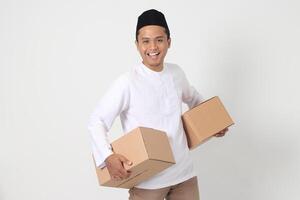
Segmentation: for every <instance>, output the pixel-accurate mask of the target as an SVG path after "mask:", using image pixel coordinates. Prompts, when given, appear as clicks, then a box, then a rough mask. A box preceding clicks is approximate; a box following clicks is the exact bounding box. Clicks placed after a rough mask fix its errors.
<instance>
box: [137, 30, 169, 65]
mask: <svg viewBox="0 0 300 200" xmlns="http://www.w3.org/2000/svg"><path fill="white" fill-rule="evenodd" d="M170 44H171V39H170V38H169V39H167V34H166V33H165V29H164V28H163V27H161V26H156V25H149V26H144V27H143V28H141V29H140V30H139V34H138V41H136V47H137V49H138V51H139V52H140V54H141V56H142V59H143V63H144V65H146V66H147V67H149V68H150V69H152V70H154V71H161V70H162V69H163V63H164V58H165V56H166V54H167V52H168V48H169V47H170Z"/></svg>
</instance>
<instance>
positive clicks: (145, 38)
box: [142, 36, 164, 40]
mask: <svg viewBox="0 0 300 200" xmlns="http://www.w3.org/2000/svg"><path fill="white" fill-rule="evenodd" d="M158 38H164V36H157V37H155V38H154V39H158ZM147 39H150V38H149V37H142V40H147Z"/></svg>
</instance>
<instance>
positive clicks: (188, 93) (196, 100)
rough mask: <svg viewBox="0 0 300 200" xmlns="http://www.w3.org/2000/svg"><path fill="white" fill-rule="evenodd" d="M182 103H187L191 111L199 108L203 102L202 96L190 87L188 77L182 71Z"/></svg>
mask: <svg viewBox="0 0 300 200" xmlns="http://www.w3.org/2000/svg"><path fill="white" fill-rule="evenodd" d="M182 101H183V102H184V103H186V104H187V105H188V107H189V109H191V108H193V107H195V106H197V105H198V104H200V103H201V102H202V101H203V97H202V95H200V94H199V93H198V91H197V90H196V89H195V88H194V87H193V86H191V85H190V83H189V81H188V80H187V78H186V75H185V74H184V72H183V71H182Z"/></svg>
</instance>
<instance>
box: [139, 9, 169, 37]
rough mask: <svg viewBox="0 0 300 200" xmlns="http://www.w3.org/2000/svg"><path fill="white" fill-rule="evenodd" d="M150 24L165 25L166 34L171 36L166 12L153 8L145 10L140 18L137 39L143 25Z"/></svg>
mask: <svg viewBox="0 0 300 200" xmlns="http://www.w3.org/2000/svg"><path fill="white" fill-rule="evenodd" d="M148 25H157V26H161V27H164V28H165V29H166V34H167V36H168V38H169V37H170V30H169V27H168V24H167V21H166V18H165V16H164V14H163V13H162V12H159V11H157V10H155V9H151V10H147V11H145V12H143V13H142V14H141V15H140V16H139V18H138V21H137V25H136V32H135V37H136V40H137V36H138V31H139V30H140V29H141V28H142V27H144V26H148Z"/></svg>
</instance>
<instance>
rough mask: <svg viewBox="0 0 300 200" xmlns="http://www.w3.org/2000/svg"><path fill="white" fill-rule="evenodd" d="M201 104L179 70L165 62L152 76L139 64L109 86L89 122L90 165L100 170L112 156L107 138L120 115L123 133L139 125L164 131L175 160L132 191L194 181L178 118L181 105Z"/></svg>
mask: <svg viewBox="0 0 300 200" xmlns="http://www.w3.org/2000/svg"><path fill="white" fill-rule="evenodd" d="M201 101H202V97H201V95H200V94H199V93H198V92H197V91H196V90H195V89H194V88H193V87H192V86H190V85H189V82H188V81H187V79H186V76H185V74H184V72H183V71H182V69H181V68H180V67H179V66H177V65H175V64H170V63H165V64H164V67H163V70H162V71H161V72H155V71H153V70H151V69H149V68H148V67H146V66H145V65H143V64H142V63H141V64H139V65H137V66H136V67H135V68H133V69H132V70H131V71H130V72H127V73H125V74H123V75H121V76H120V77H119V78H118V79H117V80H116V81H115V82H114V83H113V85H112V87H111V88H110V89H109V90H108V91H107V92H106V94H105V95H104V96H103V98H102V99H101V100H100V102H99V104H98V106H97V108H96V110H95V111H94V113H93V114H92V116H91V118H90V122H89V126H88V129H89V131H90V135H91V139H92V150H93V155H94V157H95V162H96V165H97V166H105V165H104V160H105V159H106V158H107V157H108V156H109V155H111V154H112V150H111V146H110V142H109V141H108V137H107V133H108V131H109V130H110V128H111V126H112V124H113V122H114V120H115V118H116V117H117V116H118V115H120V119H121V123H122V127H123V132H124V133H128V132H130V131H131V130H133V129H134V128H136V127H140V126H141V127H149V128H154V129H158V130H162V131H164V132H166V133H167V135H168V138H169V141H170V144H171V148H172V150H173V154H174V157H175V161H176V164H174V165H172V166H171V167H169V168H167V169H166V170H164V171H162V172H160V173H159V174H157V175H155V176H154V177H151V178H150V179H148V180H146V181H144V182H142V183H140V184H138V185H137V186H136V187H138V188H145V189H157V188H162V187H167V186H170V185H174V184H178V183H180V182H183V181H185V180H187V179H189V178H191V177H193V176H195V173H194V171H193V163H192V159H191V157H190V152H189V148H188V146H187V140H186V136H185V133H184V130H183V126H182V121H181V114H182V102H184V103H186V104H187V105H188V106H189V108H192V107H194V106H196V105H197V104H199V103H200V102H201Z"/></svg>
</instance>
